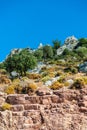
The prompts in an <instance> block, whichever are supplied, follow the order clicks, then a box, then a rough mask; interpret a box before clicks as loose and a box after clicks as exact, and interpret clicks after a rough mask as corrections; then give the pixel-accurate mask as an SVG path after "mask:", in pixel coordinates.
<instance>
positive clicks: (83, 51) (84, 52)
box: [76, 47, 87, 57]
mask: <svg viewBox="0 0 87 130" xmlns="http://www.w3.org/2000/svg"><path fill="white" fill-rule="evenodd" d="M76 52H77V54H78V55H79V56H80V57H87V48H86V47H78V48H77V49H76Z"/></svg>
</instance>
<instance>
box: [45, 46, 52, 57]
mask: <svg viewBox="0 0 87 130" xmlns="http://www.w3.org/2000/svg"><path fill="white" fill-rule="evenodd" d="M43 57H44V59H48V58H52V57H53V49H52V47H51V46H49V45H46V46H44V47H43Z"/></svg>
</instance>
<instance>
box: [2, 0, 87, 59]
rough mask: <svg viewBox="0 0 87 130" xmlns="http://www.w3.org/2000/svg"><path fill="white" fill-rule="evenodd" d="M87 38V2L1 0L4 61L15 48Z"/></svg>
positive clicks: (86, 0)
mask: <svg viewBox="0 0 87 130" xmlns="http://www.w3.org/2000/svg"><path fill="white" fill-rule="evenodd" d="M71 35H75V36H76V37H77V38H80V37H87V0H0V61H2V60H3V59H4V58H5V56H6V55H7V54H8V53H9V52H10V50H11V49H13V48H25V47H31V48H36V47H37V46H38V45H39V43H40V42H41V43H43V44H46V43H49V44H52V40H55V39H58V40H61V41H62V43H63V41H64V40H65V38H66V37H67V36H71Z"/></svg>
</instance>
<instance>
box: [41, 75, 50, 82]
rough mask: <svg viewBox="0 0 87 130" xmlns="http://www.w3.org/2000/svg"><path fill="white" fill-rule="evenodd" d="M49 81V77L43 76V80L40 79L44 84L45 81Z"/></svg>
mask: <svg viewBox="0 0 87 130" xmlns="http://www.w3.org/2000/svg"><path fill="white" fill-rule="evenodd" d="M49 79H50V77H49V76H45V77H44V78H42V81H43V82H46V81H47V80H49Z"/></svg>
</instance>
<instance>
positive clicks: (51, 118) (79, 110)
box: [0, 88, 87, 130]
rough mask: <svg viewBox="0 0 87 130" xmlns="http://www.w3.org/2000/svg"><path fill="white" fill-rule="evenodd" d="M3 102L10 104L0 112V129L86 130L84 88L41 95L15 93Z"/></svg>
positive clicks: (86, 113) (86, 107) (86, 92)
mask: <svg viewBox="0 0 87 130" xmlns="http://www.w3.org/2000/svg"><path fill="white" fill-rule="evenodd" d="M0 96H1V95H0ZM0 98H1V97H0ZM5 101H6V102H7V103H10V104H12V107H11V110H10V111H9V110H6V111H0V130H87V89H86V88H85V89H81V90H69V89H61V90H58V91H53V94H51V95H42V96H39V95H35V96H29V95H26V94H25V95H23V94H19V95H17V94H14V95H8V96H6V97H5Z"/></svg>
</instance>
